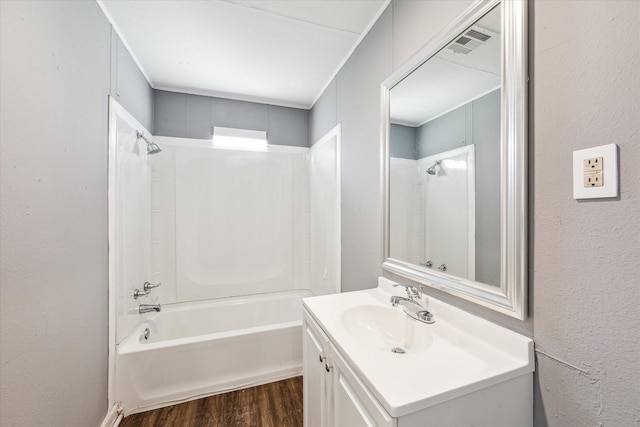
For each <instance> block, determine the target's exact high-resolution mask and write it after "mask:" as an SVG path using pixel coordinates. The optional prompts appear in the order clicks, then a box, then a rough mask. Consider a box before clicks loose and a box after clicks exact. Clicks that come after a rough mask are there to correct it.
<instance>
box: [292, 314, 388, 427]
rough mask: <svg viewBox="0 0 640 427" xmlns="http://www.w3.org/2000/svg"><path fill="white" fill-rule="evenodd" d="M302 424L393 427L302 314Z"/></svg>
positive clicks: (343, 362) (343, 360)
mask: <svg viewBox="0 0 640 427" xmlns="http://www.w3.org/2000/svg"><path fill="white" fill-rule="evenodd" d="M303 330H304V337H303V342H304V350H303V360H304V362H303V375H304V376H303V382H304V422H305V426H306V427H341V426H344V427H360V426H362V427H372V426H380V427H395V426H396V425H397V423H396V420H395V419H394V418H392V417H391V416H390V415H389V414H388V413H387V412H386V411H385V410H384V408H383V407H382V406H381V405H380V403H379V402H378V401H377V400H376V399H375V397H373V396H372V395H371V394H370V393H369V392H368V391H367V389H366V387H365V386H364V385H363V384H362V382H361V381H360V380H359V379H358V377H357V375H356V374H355V373H354V372H353V370H352V369H351V368H350V367H349V364H348V363H347V361H346V360H345V359H344V358H343V357H342V355H341V354H340V352H339V351H338V350H337V349H336V348H335V346H334V345H333V344H331V342H330V340H329V338H328V337H327V336H326V334H325V333H324V332H323V331H322V329H321V328H320V327H319V326H318V324H317V323H316V322H315V320H313V319H312V318H311V316H310V315H309V313H307V312H306V310H305V312H304V317H303Z"/></svg>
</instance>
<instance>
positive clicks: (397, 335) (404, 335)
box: [340, 305, 433, 353]
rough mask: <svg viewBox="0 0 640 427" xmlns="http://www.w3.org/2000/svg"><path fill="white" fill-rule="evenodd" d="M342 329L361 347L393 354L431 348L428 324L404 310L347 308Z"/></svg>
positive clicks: (343, 315)
mask: <svg viewBox="0 0 640 427" xmlns="http://www.w3.org/2000/svg"><path fill="white" fill-rule="evenodd" d="M340 321H341V323H342V326H343V327H344V329H345V330H346V331H347V332H348V333H349V335H350V336H351V337H352V338H353V339H354V340H355V341H356V342H358V343H359V344H360V345H362V346H365V347H368V348H371V349H378V350H383V351H393V352H394V353H417V352H421V351H424V350H426V349H428V348H429V346H430V345H431V343H432V341H433V340H432V335H431V333H430V332H429V325H425V324H423V323H421V322H418V321H416V320H414V319H412V318H410V317H409V316H407V315H406V314H405V313H404V312H403V311H402V310H401V309H398V308H393V307H382V306H377V305H361V306H355V307H351V308H348V309H347V310H345V311H344V312H343V313H342V316H341V318H340Z"/></svg>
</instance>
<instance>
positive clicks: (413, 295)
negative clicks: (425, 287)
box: [393, 283, 422, 301]
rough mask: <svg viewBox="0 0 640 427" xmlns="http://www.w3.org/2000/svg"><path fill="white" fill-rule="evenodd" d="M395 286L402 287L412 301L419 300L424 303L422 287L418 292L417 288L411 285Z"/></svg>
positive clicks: (399, 284) (401, 284)
mask: <svg viewBox="0 0 640 427" xmlns="http://www.w3.org/2000/svg"><path fill="white" fill-rule="evenodd" d="M393 286H396V287H397V286H402V287H404V289H405V290H406V291H407V297H408V298H409V299H410V300H416V299H417V300H418V301H422V286H421V285H420V286H419V287H420V290H418V289H417V288H416V287H415V286H413V285H409V284H406V283H396V284H395V285H393Z"/></svg>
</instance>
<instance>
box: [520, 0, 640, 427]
mask: <svg viewBox="0 0 640 427" xmlns="http://www.w3.org/2000/svg"><path fill="white" fill-rule="evenodd" d="M531 17H532V24H533V40H532V46H531V55H530V58H531V63H530V70H531V72H532V76H531V82H532V83H531V94H532V97H531V98H532V99H531V104H532V108H531V113H532V114H531V118H530V127H531V132H532V134H531V144H532V156H531V163H530V168H531V171H532V174H531V177H530V180H531V185H532V189H531V199H530V218H531V219H532V220H533V229H532V233H531V234H532V235H531V237H530V239H531V243H532V254H531V258H530V269H531V271H532V274H533V280H532V288H533V317H534V330H533V332H534V338H535V341H536V346H537V350H538V352H537V356H538V358H537V363H538V373H537V395H536V426H538V427H542V426H558V427H560V426H577V425H580V426H582V425H586V426H601V425H604V426H637V425H640V307H639V306H638V303H639V302H640V279H639V277H640V263H639V262H638V260H639V259H640V221H639V218H640V198H639V196H640V179H638V172H637V170H638V168H637V164H638V163H639V162H640V120H639V112H640V73H639V72H638V69H640V32H639V30H638V22H640V2H637V1H623V2H620V1H590V2H571V1H562V2H544V1H540V2H535V4H534V5H533V10H532V11H531ZM609 143H615V144H618V147H619V155H620V197H619V198H617V199H614V200H612V199H608V200H605V199H600V200H584V201H576V200H573V199H572V182H571V181H572V176H571V174H572V170H571V161H572V152H573V150H579V149H583V148H589V147H594V146H598V145H601V144H609Z"/></svg>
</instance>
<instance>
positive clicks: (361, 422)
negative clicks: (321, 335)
mask: <svg viewBox="0 0 640 427" xmlns="http://www.w3.org/2000/svg"><path fill="white" fill-rule="evenodd" d="M330 347H331V351H330V353H329V359H328V360H329V366H330V370H331V371H332V383H333V387H332V391H333V395H332V400H333V410H332V418H333V423H332V426H335V427H374V426H375V427H395V426H396V419H395V418H392V417H391V416H390V415H389V414H388V413H387V411H385V409H384V408H383V407H382V406H381V405H380V403H379V402H378V401H377V400H376V398H375V397H373V396H372V395H371V394H370V393H369V392H368V391H367V389H366V388H365V386H364V384H362V383H361V382H360V380H359V379H358V378H357V377H356V374H355V373H354V372H353V371H352V370H351V368H350V367H349V365H348V364H347V362H346V361H345V360H344V359H343V358H342V356H341V355H340V353H339V352H338V350H337V349H336V348H335V347H334V346H333V345H330Z"/></svg>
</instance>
